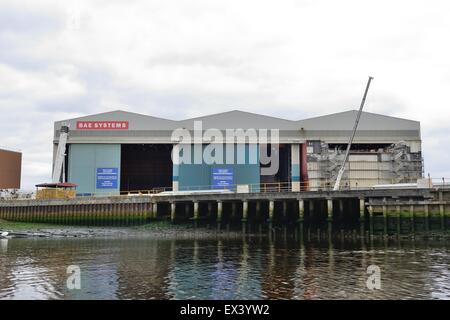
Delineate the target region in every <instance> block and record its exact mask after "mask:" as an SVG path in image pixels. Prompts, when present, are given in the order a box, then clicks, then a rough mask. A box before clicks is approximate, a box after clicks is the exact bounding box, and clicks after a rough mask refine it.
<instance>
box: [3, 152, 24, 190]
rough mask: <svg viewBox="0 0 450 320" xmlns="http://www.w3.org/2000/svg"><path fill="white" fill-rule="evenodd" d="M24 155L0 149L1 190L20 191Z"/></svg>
mask: <svg viewBox="0 0 450 320" xmlns="http://www.w3.org/2000/svg"><path fill="white" fill-rule="evenodd" d="M21 172H22V153H20V152H17V151H10V150H5V149H0V189H20V178H21Z"/></svg>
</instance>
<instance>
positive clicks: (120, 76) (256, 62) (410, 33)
mask: <svg viewBox="0 0 450 320" xmlns="http://www.w3.org/2000/svg"><path fill="white" fill-rule="evenodd" d="M0 9H2V10H0V12H4V14H3V15H2V14H0V20H1V21H3V22H0V49H2V50H0V110H1V112H2V118H1V120H0V125H1V128H0V133H1V134H2V135H1V136H2V138H1V140H0V144H2V145H4V144H10V145H11V147H18V148H21V149H23V151H24V159H29V160H27V161H28V162H27V163H28V164H27V165H26V167H25V168H24V182H25V185H27V184H28V185H31V184H33V183H35V182H40V181H38V178H39V179H40V180H48V178H49V176H50V173H49V172H50V166H51V164H50V159H51V129H52V121H54V120H58V119H61V118H67V117H72V116H76V115H80V114H87V113H95V112H103V111H106V110H108V109H117V108H124V109H128V110H130V111H136V112H142V113H147V114H154V115H156V116H161V117H172V118H183V117H187V116H197V115H202V114H205V113H213V112H219V111H226V110H229V109H230V108H233V109H235V108H240V109H244V110H248V111H254V112H261V113H264V114H271V115H275V116H281V117H286V118H294V119H295V118H303V117H305V116H314V115H320V114H326V113H331V112H338V111H341V110H343V109H349V108H356V107H357V106H358V105H359V102H360V98H361V95H362V91H363V89H364V86H365V81H366V77H367V76H368V75H373V76H374V77H375V80H374V82H373V86H372V87H371V91H370V93H369V98H368V101H367V106H366V110H368V111H372V112H379V113H384V114H389V115H393V116H399V117H405V118H411V119H415V120H420V121H421V123H422V132H423V138H424V154H425V157H426V159H425V160H426V165H427V171H431V173H432V174H433V175H436V176H439V175H444V174H446V175H450V172H449V170H448V169H447V165H446V163H448V162H444V161H442V159H448V157H447V156H445V155H443V153H444V154H445V149H444V148H440V146H444V145H445V143H446V142H447V140H448V139H447V137H448V134H450V129H449V126H448V120H447V119H449V118H450V108H448V107H447V105H448V100H449V98H448V95H447V93H446V90H447V88H448V87H449V85H450V71H449V68H448V66H449V63H448V56H450V44H449V43H448V41H445V39H446V38H447V37H448V33H449V31H450V20H449V19H448V18H447V13H448V11H449V9H450V5H449V4H448V3H447V1H387V0H381V1H358V0H344V1H325V0H322V1H321V0H318V1H317V0H315V1H311V0H307V1H265V0H260V1H239V2H230V1H209V0H197V1H175V0H165V1H137V0H136V1H106V0H101V1H87V0H84V1H65V2H60V1H50V0H46V1H39V2H36V1H6V0H5V1H2V3H0ZM5 48H6V50H5ZM18 110H21V111H20V112H19V111H18ZM24 110H27V112H26V113H27V114H24ZM10 118H14V119H15V121H14V122H11V121H10V120H9V119H10ZM36 123H39V125H36ZM36 126H38V127H36ZM36 129H38V131H37V130H36ZM24 132H25V133H24ZM436 132H439V133H436ZM29 135H32V136H33V138H32V139H30V136H29ZM36 145H38V146H39V147H38V149H37V150H36V149H34V148H35V146H36ZM438 149H439V151H437V150H438ZM441 150H444V151H441ZM442 152H443V153H442ZM37 164H38V165H39V168H40V169H38V168H37V167H36V165H37ZM44 168H47V169H44ZM45 170H46V171H45ZM36 172H39V174H38V175H37V176H36ZM44 172H47V174H46V177H45V174H44Z"/></svg>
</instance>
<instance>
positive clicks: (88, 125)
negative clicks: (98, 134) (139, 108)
mask: <svg viewBox="0 0 450 320" xmlns="http://www.w3.org/2000/svg"><path fill="white" fill-rule="evenodd" d="M77 129H78V130H128V121H77Z"/></svg>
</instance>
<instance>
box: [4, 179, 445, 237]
mask: <svg viewBox="0 0 450 320" xmlns="http://www.w3.org/2000/svg"><path fill="white" fill-rule="evenodd" d="M0 219H3V220H8V221H20V222H33V223H57V224H67V225H119V224H120V225H134V224H144V223H148V222H151V221H155V220H169V221H171V222H172V223H187V222H192V221H193V222H194V223H195V224H196V225H198V224H202V223H208V224H209V225H214V224H216V225H217V228H218V230H220V229H221V228H222V226H225V225H227V226H229V225H230V224H233V225H238V224H239V225H242V231H243V232H249V230H250V229H251V230H256V229H255V228H254V227H253V226H258V227H259V228H262V227H264V228H267V229H268V230H275V229H276V228H284V227H295V229H296V230H297V231H300V232H302V233H303V232H308V233H309V232H317V233H318V234H319V236H320V234H321V232H322V231H323V232H324V233H327V234H328V235H329V236H331V235H332V234H333V233H336V232H341V231H342V230H347V231H348V230H351V231H352V232H357V231H356V230H359V232H358V233H359V235H360V236H366V235H374V234H382V235H400V234H414V233H417V232H420V233H422V232H423V233H427V232H430V231H433V230H439V231H445V230H449V228H450V189H445V188H443V189H442V188H441V189H399V190H392V189H389V190H347V191H322V192H320V191H316V192H259V193H218V194H211V193H207V194H201V193H199V194H189V195H158V194H155V195H142V196H114V197H85V198H84V197H80V198H76V199H61V200H9V201H1V202H0Z"/></svg>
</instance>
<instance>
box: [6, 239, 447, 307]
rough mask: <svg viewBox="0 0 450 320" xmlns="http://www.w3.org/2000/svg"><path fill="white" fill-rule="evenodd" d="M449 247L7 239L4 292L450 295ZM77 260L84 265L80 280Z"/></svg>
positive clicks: (60, 295) (43, 295)
mask: <svg viewBox="0 0 450 320" xmlns="http://www.w3.org/2000/svg"><path fill="white" fill-rule="evenodd" d="M448 247H449V245H448V242H444V241H435V242H431V241H429V242H418V241H408V242H395V241H394V242H389V243H388V242H385V241H382V240H381V241H377V242H372V243H365V242H361V241H360V240H353V241H352V240H350V241H349V240H346V241H335V242H332V243H330V242H328V241H322V242H319V241H312V242H299V241H298V240H295V239H293V238H292V239H290V238H287V239H275V240H273V239H272V240H271V239H268V238H267V237H242V238H233V239H228V240H224V239H222V240H219V239H213V240H194V239H192V240H188V239H182V240H168V239H162V240H155V239H148V238H118V239H110V238H106V239H63V240H62V239H9V240H6V239H2V240H0V299H413V298H414V299H450V270H449V266H450V255H449V253H448ZM370 265H375V266H377V267H379V270H380V277H379V279H380V281H379V284H380V289H376V288H375V289H373V287H374V286H373V285H372V289H369V288H368V286H367V280H368V277H370V276H374V275H371V274H368V273H367V268H368V266H370ZM69 266H75V269H76V268H79V271H80V272H79V276H80V277H79V279H80V289H77V286H76V283H77V281H76V280H74V279H76V278H74V277H76V276H77V275H78V272H77V271H76V272H75V274H73V275H72V277H70V274H68V273H67V271H68V267H69ZM71 268H72V270H74V269H73V268H74V267H71ZM76 270H78V269H76ZM371 270H373V269H371ZM376 275H377V274H375V276H376ZM68 277H69V281H68ZM68 282H69V286H68V285H67V284H68ZM371 283H375V282H371ZM74 284H75V285H74ZM74 287H75V288H74ZM69 288H70V289H69Z"/></svg>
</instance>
